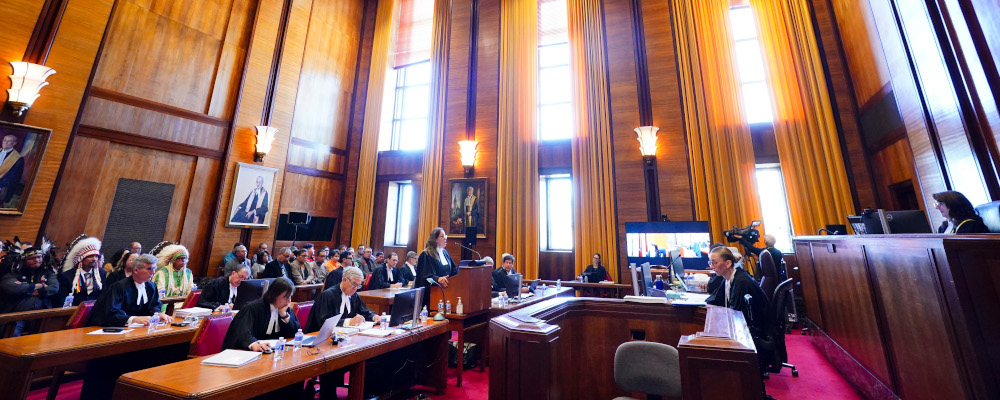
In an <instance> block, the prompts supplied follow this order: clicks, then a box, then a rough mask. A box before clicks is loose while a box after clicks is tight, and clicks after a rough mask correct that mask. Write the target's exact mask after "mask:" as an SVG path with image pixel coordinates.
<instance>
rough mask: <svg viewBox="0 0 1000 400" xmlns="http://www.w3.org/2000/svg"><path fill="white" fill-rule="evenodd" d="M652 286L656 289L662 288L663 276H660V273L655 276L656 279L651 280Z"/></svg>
mask: <svg viewBox="0 0 1000 400" xmlns="http://www.w3.org/2000/svg"><path fill="white" fill-rule="evenodd" d="M653 287H654V288H656V290H663V277H662V276H660V275H657V276H656V281H655V282H653Z"/></svg>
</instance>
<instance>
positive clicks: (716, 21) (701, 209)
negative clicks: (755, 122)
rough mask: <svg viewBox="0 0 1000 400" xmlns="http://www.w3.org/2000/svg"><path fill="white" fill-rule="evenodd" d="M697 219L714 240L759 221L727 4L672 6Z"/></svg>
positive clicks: (708, 1)
mask: <svg viewBox="0 0 1000 400" xmlns="http://www.w3.org/2000/svg"><path fill="white" fill-rule="evenodd" d="M673 12H674V19H675V22H676V29H677V34H676V35H675V36H674V37H675V39H676V41H677V44H676V45H677V56H678V57H677V58H678V64H679V74H680V78H681V93H682V98H683V112H684V124H685V130H686V132H687V137H688V156H689V158H690V160H691V180H692V187H693V192H694V205H695V218H697V219H698V220H707V221H708V222H709V226H710V229H711V231H712V234H713V235H714V236H713V239H714V241H721V242H724V238H723V236H722V231H723V230H726V229H729V228H731V227H732V226H733V225H738V226H745V225H746V224H747V223H749V222H750V221H751V220H757V219H760V215H761V214H760V204H759V202H758V200H757V187H756V184H755V180H754V170H755V168H756V165H755V162H754V154H753V143H752V142H751V140H750V129H749V127H748V126H747V124H746V120H745V119H744V116H743V108H742V102H741V101H740V98H741V96H740V86H739V82H740V81H739V77H738V76H737V74H736V70H735V68H734V58H733V54H732V53H733V51H732V43H733V40H732V35H731V33H730V29H729V16H728V12H729V0H678V1H674V2H673Z"/></svg>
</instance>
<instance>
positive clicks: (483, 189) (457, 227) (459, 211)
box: [446, 178, 489, 239]
mask: <svg viewBox="0 0 1000 400" xmlns="http://www.w3.org/2000/svg"><path fill="white" fill-rule="evenodd" d="M448 182H450V183H451V197H450V198H451V200H450V201H449V203H450V204H451V206H450V210H449V211H448V227H447V228H446V230H447V232H448V236H451V237H456V238H464V237H465V236H466V232H475V233H476V237H477V238H479V239H485V238H486V215H487V214H488V213H489V212H488V211H489V208H488V207H487V200H488V198H489V196H488V192H487V189H488V188H487V185H488V180H487V179H486V178H469V179H451V180H449V181H448Z"/></svg>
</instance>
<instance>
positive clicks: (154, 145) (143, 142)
mask: <svg viewBox="0 0 1000 400" xmlns="http://www.w3.org/2000/svg"><path fill="white" fill-rule="evenodd" d="M76 133H77V135H80V136H83V137H89V138H94V139H103V140H108V141H111V142H115V143H122V144H127V145H132V146H138V147H144V148H147V149H154V150H162V151H166V152H170V153H177V154H187V155H189V156H196V157H206V158H211V159H215V160H221V159H222V158H223V156H224V155H225V154H224V153H223V152H222V151H219V150H213V149H209V148H205V147H198V146H192V145H189V144H185V143H177V142H171V141H169V140H163V139H157V138H154V137H149V136H142V135H136V134H134V133H129V132H122V131H116V130H112V129H105V128H99V127H96V126H90V125H80V126H79V127H78V128H77V132H76Z"/></svg>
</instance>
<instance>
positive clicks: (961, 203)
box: [934, 190, 990, 235]
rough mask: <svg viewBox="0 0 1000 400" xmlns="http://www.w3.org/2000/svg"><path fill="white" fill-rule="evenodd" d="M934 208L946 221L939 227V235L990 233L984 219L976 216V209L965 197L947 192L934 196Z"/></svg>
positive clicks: (953, 192)
mask: <svg viewBox="0 0 1000 400" xmlns="http://www.w3.org/2000/svg"><path fill="white" fill-rule="evenodd" d="M934 200H936V201H937V203H936V204H934V208H936V209H937V210H938V212H940V213H941V216H942V217H944V219H945V221H944V222H943V223H942V224H941V226H940V227H938V230H937V232H938V233H944V234H952V235H953V234H958V235H968V234H976V233H990V230H989V228H987V227H986V224H983V218H982V217H980V216H979V214H976V209H975V208H974V207H972V202H970V201H969V199H967V198H965V195H963V194H961V193H959V192H955V191H951V190H949V191H946V192H940V193H935V194H934Z"/></svg>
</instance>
